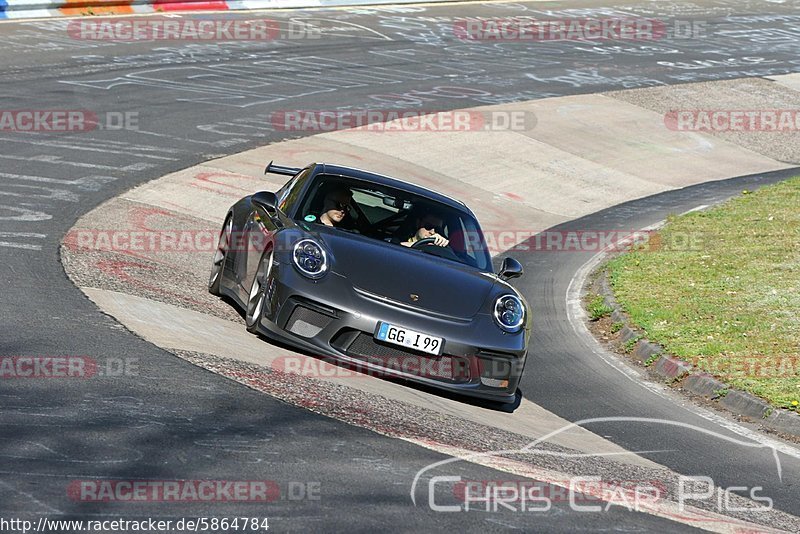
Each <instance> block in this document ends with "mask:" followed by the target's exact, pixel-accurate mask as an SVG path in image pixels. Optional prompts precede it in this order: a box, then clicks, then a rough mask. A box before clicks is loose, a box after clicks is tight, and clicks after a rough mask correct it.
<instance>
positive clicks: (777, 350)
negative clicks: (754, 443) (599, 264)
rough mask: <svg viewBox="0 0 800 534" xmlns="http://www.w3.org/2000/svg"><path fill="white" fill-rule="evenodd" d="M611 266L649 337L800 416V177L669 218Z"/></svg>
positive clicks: (620, 294)
mask: <svg viewBox="0 0 800 534" xmlns="http://www.w3.org/2000/svg"><path fill="white" fill-rule="evenodd" d="M608 268H609V273H610V280H611V285H612V287H613V288H614V294H615V296H616V298H617V300H618V301H619V303H620V304H621V305H622V307H623V309H624V310H625V311H626V312H627V313H628V314H629V315H630V318H631V320H632V322H633V323H635V324H636V325H638V326H639V327H640V328H641V329H642V330H643V331H644V332H645V334H646V336H647V338H648V339H650V340H651V341H655V342H657V343H659V344H661V345H662V346H664V347H665V349H666V350H667V351H668V352H669V353H671V354H674V355H675V356H678V357H680V358H682V359H684V360H687V361H688V362H690V363H691V364H693V365H695V366H696V367H698V368H700V369H702V370H704V371H707V372H709V373H711V374H713V375H715V376H716V377H718V378H719V379H720V380H723V381H725V382H726V383H728V384H730V385H731V386H733V387H735V388H738V389H741V390H745V391H749V392H751V393H753V394H755V395H758V396H760V397H762V398H764V399H766V400H768V401H770V402H772V403H773V404H775V405H776V406H779V407H783V408H788V409H794V410H798V406H799V405H800V177H797V178H793V179H791V180H788V181H786V182H783V183H780V184H776V185H773V186H768V187H764V188H762V189H759V190H758V191H756V192H748V191H744V192H743V193H742V194H741V195H740V196H738V197H737V198H735V199H732V200H730V201H728V202H727V203H725V204H723V205H721V206H718V207H716V208H714V209H711V210H708V211H705V212H695V213H690V214H687V215H683V216H677V217H670V219H669V220H668V222H667V225H666V226H665V227H664V228H663V229H662V230H661V231H659V232H658V233H657V234H655V235H653V236H651V237H650V240H649V242H648V243H647V244H646V245H644V246H643V247H641V248H640V249H637V250H635V251H632V252H629V253H626V254H623V255H621V256H618V257H616V258H614V259H612V260H611V261H610V262H609V264H608Z"/></svg>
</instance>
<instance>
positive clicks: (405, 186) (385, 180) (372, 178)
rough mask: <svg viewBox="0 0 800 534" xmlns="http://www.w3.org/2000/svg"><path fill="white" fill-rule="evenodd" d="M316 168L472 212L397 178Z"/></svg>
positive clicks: (338, 168) (337, 167)
mask: <svg viewBox="0 0 800 534" xmlns="http://www.w3.org/2000/svg"><path fill="white" fill-rule="evenodd" d="M317 166H318V170H317V172H316V173H315V174H320V173H323V174H331V175H339V176H344V177H348V178H355V179H357V180H363V181H365V182H372V183H375V184H378V185H385V186H388V187H393V188H395V189H400V190H402V191H407V192H409V193H413V194H415V195H419V196H422V197H426V198H428V199H430V200H435V201H436V202H440V203H442V204H445V205H447V206H450V207H451V208H455V209H458V210H461V211H467V212H468V213H470V214H472V211H471V210H470V209H469V208H468V207H467V205H466V204H464V203H463V202H462V201H460V200H456V199H454V198H451V197H448V196H447V195H445V194H442V193H439V192H437V191H434V190H432V189H427V188H425V187H422V186H419V185H416V184H413V183H411V182H406V181H404V180H400V179H397V178H391V177H389V176H384V175H382V174H375V173H373V172H368V171H363V170H361V169H356V168H353V167H346V166H344V165H330V164H327V163H318V164H317Z"/></svg>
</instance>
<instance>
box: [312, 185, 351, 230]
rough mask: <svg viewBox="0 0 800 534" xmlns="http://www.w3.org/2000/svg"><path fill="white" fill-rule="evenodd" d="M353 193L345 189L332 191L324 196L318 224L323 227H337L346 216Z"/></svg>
mask: <svg viewBox="0 0 800 534" xmlns="http://www.w3.org/2000/svg"><path fill="white" fill-rule="evenodd" d="M352 200H353V193H352V192H351V191H350V190H349V189H348V188H346V187H341V188H338V189H333V190H332V191H329V192H328V194H327V195H325V200H324V202H323V204H322V215H320V217H319V222H321V223H322V224H324V225H325V226H338V225H340V224H341V222H342V221H343V220H344V218H345V217H346V216H347V211H348V210H349V209H350V202H351V201H352Z"/></svg>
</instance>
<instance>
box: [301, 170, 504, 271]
mask: <svg viewBox="0 0 800 534" xmlns="http://www.w3.org/2000/svg"><path fill="white" fill-rule="evenodd" d="M295 219H296V220H297V222H303V223H306V224H316V225H325V226H329V227H333V228H336V229H338V230H341V231H345V232H352V233H358V234H361V235H364V236H366V237H370V238H373V239H376V240H380V241H383V242H386V243H391V244H394V245H396V246H398V247H405V248H407V249H408V250H410V251H414V252H417V253H424V254H431V255H434V256H438V257H440V258H444V259H447V260H450V261H455V262H458V263H461V264H464V265H469V266H471V267H475V268H477V269H480V270H483V271H490V270H491V256H490V255H489V253H488V249H487V247H486V242H485V241H484V238H483V233H482V232H481V230H480V226H479V225H478V222H477V221H476V220H475V218H474V217H473V216H472V215H471V214H470V213H469V212H467V211H463V210H459V209H455V208H452V207H450V206H448V205H446V204H442V203H440V202H436V201H434V200H431V199H429V198H426V197H423V196H420V195H415V194H413V193H409V192H408V191H404V190H401V189H396V188H392V187H388V186H383V185H378V184H374V183H370V182H364V181H360V180H355V179H352V178H344V177H341V176H329V175H320V176H318V177H317V178H316V180H315V182H314V184H312V186H311V187H310V188H309V190H308V193H307V194H306V197H305V198H304V199H303V201H302V202H301V204H300V207H299V209H298V211H297V212H296V214H295Z"/></svg>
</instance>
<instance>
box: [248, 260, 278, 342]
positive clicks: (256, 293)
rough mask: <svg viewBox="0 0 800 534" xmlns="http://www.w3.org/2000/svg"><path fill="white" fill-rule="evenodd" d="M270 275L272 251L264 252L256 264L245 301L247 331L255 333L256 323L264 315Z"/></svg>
mask: <svg viewBox="0 0 800 534" xmlns="http://www.w3.org/2000/svg"><path fill="white" fill-rule="evenodd" d="M271 273H272V250H268V251H266V252H264V255H263V256H261V262H260V263H259V264H258V271H257V272H256V276H255V278H254V279H253V285H252V286H251V287H250V297H249V298H248V299H247V313H246V314H245V323H246V324H247V331H248V332H253V333H255V332H256V331H257V330H258V323H259V322H261V317H262V315H264V306H266V301H267V286H268V285H269V276H270V274H271Z"/></svg>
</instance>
